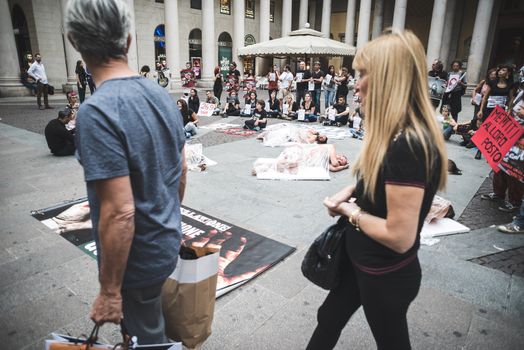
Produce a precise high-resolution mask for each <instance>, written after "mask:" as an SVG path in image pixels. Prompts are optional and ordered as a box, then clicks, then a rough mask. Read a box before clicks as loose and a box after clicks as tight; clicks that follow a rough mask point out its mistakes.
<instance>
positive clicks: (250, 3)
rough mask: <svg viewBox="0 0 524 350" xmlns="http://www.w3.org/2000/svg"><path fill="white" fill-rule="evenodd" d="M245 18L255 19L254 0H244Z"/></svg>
mask: <svg viewBox="0 0 524 350" xmlns="http://www.w3.org/2000/svg"><path fill="white" fill-rule="evenodd" d="M246 18H252V19H255V0H246Z"/></svg>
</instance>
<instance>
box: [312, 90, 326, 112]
mask: <svg viewBox="0 0 524 350" xmlns="http://www.w3.org/2000/svg"><path fill="white" fill-rule="evenodd" d="M321 93H322V90H321V89H315V90H314V91H313V101H315V106H316V108H317V110H318V111H317V112H318V113H320V94H321ZM324 108H325V106H324Z"/></svg>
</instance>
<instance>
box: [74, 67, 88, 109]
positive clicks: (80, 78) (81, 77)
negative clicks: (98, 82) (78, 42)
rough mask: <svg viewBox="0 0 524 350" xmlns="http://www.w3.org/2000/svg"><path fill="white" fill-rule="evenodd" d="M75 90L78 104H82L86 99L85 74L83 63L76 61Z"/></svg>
mask: <svg viewBox="0 0 524 350" xmlns="http://www.w3.org/2000/svg"><path fill="white" fill-rule="evenodd" d="M75 74H76V88H77V89H78V97H79V98H80V103H82V102H84V100H85V98H86V85H87V74H86V70H85V69H84V63H83V62H82V60H78V61H76V68H75Z"/></svg>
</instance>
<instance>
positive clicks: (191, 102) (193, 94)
mask: <svg viewBox="0 0 524 350" xmlns="http://www.w3.org/2000/svg"><path fill="white" fill-rule="evenodd" d="M187 106H188V108H189V109H191V110H193V111H195V112H197V113H198V110H199V109H200V99H199V98H198V91H197V90H196V89H194V88H193V89H191V90H189V98H188V99H187Z"/></svg>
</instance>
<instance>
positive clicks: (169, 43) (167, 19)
mask: <svg viewBox="0 0 524 350" xmlns="http://www.w3.org/2000/svg"><path fill="white" fill-rule="evenodd" d="M177 18H178V0H165V2H164V26H165V30H166V62H167V66H168V67H169V68H170V71H171V82H173V84H171V87H175V86H177V85H178V84H177V82H179V81H180V75H179V74H178V71H179V70H180V69H181V68H182V65H181V63H180V50H179V47H180V46H181V45H182V40H181V39H180V28H179V26H178V20H174V19H177ZM173 85H174V86H173Z"/></svg>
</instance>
